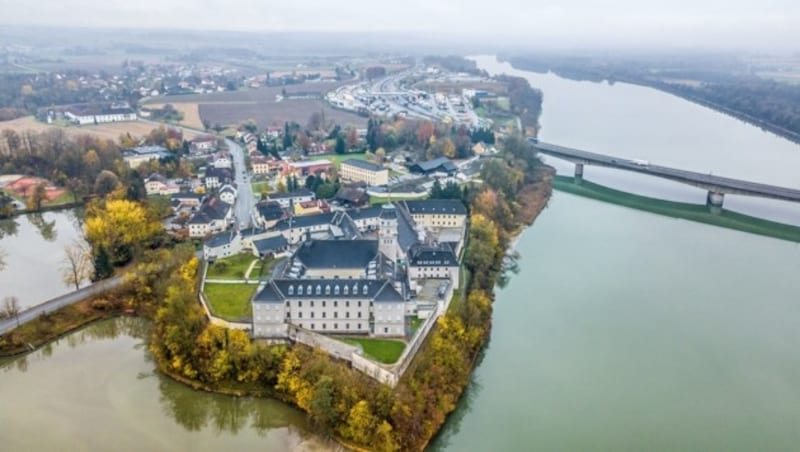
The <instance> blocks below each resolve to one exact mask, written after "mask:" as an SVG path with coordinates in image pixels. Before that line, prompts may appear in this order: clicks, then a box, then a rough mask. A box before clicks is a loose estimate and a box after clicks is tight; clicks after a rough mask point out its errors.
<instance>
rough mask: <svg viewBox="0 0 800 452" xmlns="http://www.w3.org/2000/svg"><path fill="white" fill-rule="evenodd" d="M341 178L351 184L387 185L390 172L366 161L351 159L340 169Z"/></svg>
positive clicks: (343, 163)
mask: <svg viewBox="0 0 800 452" xmlns="http://www.w3.org/2000/svg"><path fill="white" fill-rule="evenodd" d="M339 177H340V178H341V179H343V180H345V181H350V182H364V183H366V184H367V185H387V184H388V183H389V170H388V169H386V168H384V167H382V166H380V165H376V164H374V163H370V162H367V161H364V160H356V159H349V160H345V161H344V162H342V164H341V166H340V167H339Z"/></svg>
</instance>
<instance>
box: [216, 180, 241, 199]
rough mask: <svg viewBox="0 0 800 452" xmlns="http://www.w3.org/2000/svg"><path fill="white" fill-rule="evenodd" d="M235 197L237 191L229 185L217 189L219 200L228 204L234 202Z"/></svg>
mask: <svg viewBox="0 0 800 452" xmlns="http://www.w3.org/2000/svg"><path fill="white" fill-rule="evenodd" d="M237 195H238V191H237V190H236V189H235V188H233V186H231V185H230V184H226V185H223V186H222V188H220V189H219V199H221V200H222V201H224V202H226V203H228V204H233V203H234V202H236V196H237Z"/></svg>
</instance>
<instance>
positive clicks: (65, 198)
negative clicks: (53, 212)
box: [47, 191, 75, 206]
mask: <svg viewBox="0 0 800 452" xmlns="http://www.w3.org/2000/svg"><path fill="white" fill-rule="evenodd" d="M73 202H75V197H74V196H72V193H70V192H68V191H65V192H64V193H62V194H61V195H60V196H58V197H56V198H55V199H53V200H52V201H50V202H48V203H47V205H48V206H58V205H61V204H69V203H73Z"/></svg>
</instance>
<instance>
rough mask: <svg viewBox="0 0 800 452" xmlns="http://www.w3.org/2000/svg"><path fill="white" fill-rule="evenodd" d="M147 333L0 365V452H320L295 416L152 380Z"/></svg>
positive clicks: (124, 322)
mask: <svg viewBox="0 0 800 452" xmlns="http://www.w3.org/2000/svg"><path fill="white" fill-rule="evenodd" d="M148 328H149V326H148V324H147V322H145V321H143V320H140V319H133V318H120V319H115V320H108V321H102V322H98V323H95V324H92V325H90V326H89V327H87V328H84V329H82V330H81V331H79V332H76V333H72V334H70V335H68V336H66V337H65V338H63V339H60V340H58V341H56V342H55V343H53V344H51V345H49V346H47V347H45V348H43V349H41V350H39V351H36V352H34V353H33V354H31V355H28V356H26V357H24V358H16V359H13V360H7V361H6V362H5V363H4V362H2V361H0V401H2V403H0V425H1V426H2V428H0V432H1V433H0V441H2V445H0V449H2V450H8V451H12V450H13V451H24V450H115V451H143V450H146V451H175V450H192V451H202V450H209V451H212V450H275V451H283V450H329V449H334V448H336V447H335V445H333V444H330V443H328V442H326V441H323V440H320V439H319V438H318V437H316V436H315V435H313V434H311V433H309V429H308V426H307V424H306V417H305V415H304V414H303V413H301V412H299V411H297V410H295V409H293V408H290V407H289V406H287V405H284V404H282V403H280V402H278V401H274V400H269V399H253V398H235V397H227V396H222V395H216V394H208V393H204V392H198V391H194V390H192V389H190V388H188V387H186V386H184V385H182V384H179V383H176V382H174V381H172V380H170V379H168V378H165V377H163V376H161V375H159V374H158V373H156V372H155V364H154V363H153V362H152V360H151V359H150V358H149V353H148V352H147V350H146V344H145V341H144V339H143V338H144V337H145V336H146V334H147V330H148Z"/></svg>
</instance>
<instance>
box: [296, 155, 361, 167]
mask: <svg viewBox="0 0 800 452" xmlns="http://www.w3.org/2000/svg"><path fill="white" fill-rule="evenodd" d="M350 159H354V160H367V153H366V152H352V153H350V154H324V155H315V156H312V157H309V160H330V161H331V162H333V164H334V165H336V167H337V168H338V167H339V166H340V165H341V164H342V162H343V161H345V160H350Z"/></svg>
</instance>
